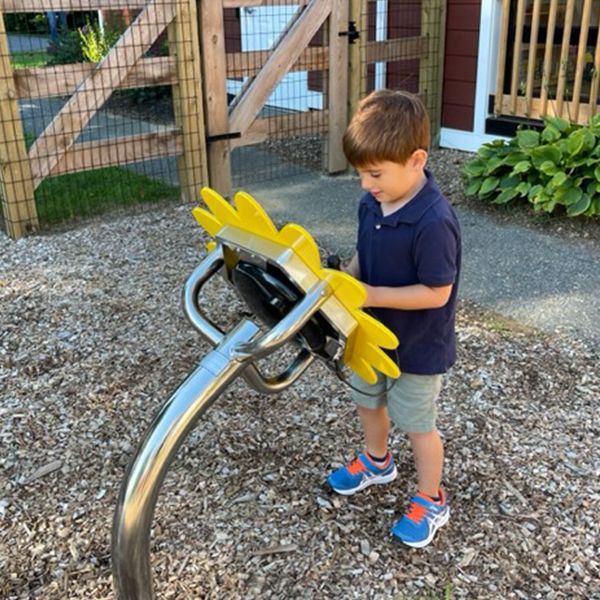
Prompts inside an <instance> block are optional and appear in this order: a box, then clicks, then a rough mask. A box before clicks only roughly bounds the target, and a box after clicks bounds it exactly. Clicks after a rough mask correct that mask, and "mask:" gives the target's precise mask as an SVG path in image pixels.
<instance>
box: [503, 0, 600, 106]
mask: <svg viewBox="0 0 600 600" xmlns="http://www.w3.org/2000/svg"><path fill="white" fill-rule="evenodd" d="M557 13H558V0H550V14H549V15H548V24H547V26H546V47H545V49H544V69H543V71H542V96H541V97H542V106H541V110H542V113H544V114H545V113H546V110H547V107H548V92H549V90H550V85H551V81H552V55H553V53H554V29H555V28H556V15H557ZM598 39H600V37H599V38H598ZM501 106H502V100H501V99H498V96H496V107H497V108H496V113H499V112H500V110H499V109H500V107H501Z"/></svg>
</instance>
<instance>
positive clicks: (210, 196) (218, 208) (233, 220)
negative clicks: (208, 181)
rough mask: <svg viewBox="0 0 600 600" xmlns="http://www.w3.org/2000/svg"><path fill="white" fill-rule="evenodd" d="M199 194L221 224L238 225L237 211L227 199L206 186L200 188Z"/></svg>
mask: <svg viewBox="0 0 600 600" xmlns="http://www.w3.org/2000/svg"><path fill="white" fill-rule="evenodd" d="M200 195H201V196H202V199H203V200H204V202H206V205H207V206H208V208H210V210H211V211H212V213H213V215H214V216H215V217H216V218H217V219H218V220H219V221H221V223H223V225H233V226H234V227H239V226H240V217H239V215H238V213H237V211H236V210H235V208H233V206H231V204H229V202H227V200H225V198H223V196H221V195H220V194H217V192H215V191H214V190H211V189H210V188H207V187H205V188H202V189H201V190H200Z"/></svg>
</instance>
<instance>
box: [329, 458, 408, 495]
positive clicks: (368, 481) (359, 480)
mask: <svg viewBox="0 0 600 600" xmlns="http://www.w3.org/2000/svg"><path fill="white" fill-rule="evenodd" d="M397 475H398V471H397V470H396V465H395V464H394V459H393V458H392V455H391V453H390V452H388V454H387V458H386V460H385V462H384V463H383V464H382V465H381V466H378V465H376V464H375V463H374V462H373V461H372V460H371V459H370V458H369V456H368V455H367V454H366V453H361V454H359V455H358V458H356V459H354V460H353V461H352V462H351V463H350V464H349V465H347V466H345V467H340V468H339V469H338V470H337V471H334V472H333V473H332V474H331V475H330V476H329V477H328V478H327V483H328V484H329V485H330V486H331V487H332V488H333V490H334V491H336V492H337V493H338V494H343V495H344V496H351V495H352V494H354V493H356V492H360V490H364V489H365V488H367V487H369V486H370V485H376V484H382V483H389V482H390V481H393V480H394V479H396V476H397Z"/></svg>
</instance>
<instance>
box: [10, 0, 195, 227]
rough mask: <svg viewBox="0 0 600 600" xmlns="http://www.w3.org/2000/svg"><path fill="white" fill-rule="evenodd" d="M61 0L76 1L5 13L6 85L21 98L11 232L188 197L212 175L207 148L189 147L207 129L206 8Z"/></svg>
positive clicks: (13, 123) (15, 113)
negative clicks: (206, 172)
mask: <svg viewBox="0 0 600 600" xmlns="http://www.w3.org/2000/svg"><path fill="white" fill-rule="evenodd" d="M39 4H45V5H48V7H50V6H51V4H52V3H49V2H40V3H38V5H39ZM56 4H57V3H56ZM61 4H62V6H63V7H66V8H67V7H68V9H69V10H63V11H50V10H48V11H44V12H29V13H8V12H7V13H5V14H4V23H5V35H2V38H3V42H4V43H3V47H2V49H1V54H0V60H1V61H2V63H3V65H4V67H3V69H2V72H3V73H2V79H3V87H5V88H14V96H15V97H14V101H13V104H14V106H13V107H12V110H11V111H10V114H9V111H8V110H4V111H3V115H2V141H3V145H4V146H5V147H6V148H5V150H7V151H9V150H12V152H10V151H9V152H8V156H9V157H10V173H8V174H7V173H6V169H4V175H5V177H3V189H2V191H3V196H4V203H3V205H4V210H3V214H2V219H3V228H4V229H5V230H9V231H10V230H14V229H19V228H25V229H37V228H38V227H40V228H43V227H45V226H48V225H51V224H53V223H56V222H60V221H64V220H67V219H73V218H77V217H87V216H90V215H94V214H99V213H102V212H104V211H106V210H108V209H112V208H114V207H122V206H131V205H134V204H137V203H139V202H145V203H146V202H152V201H164V200H172V199H179V198H181V197H182V196H183V197H185V193H183V192H185V189H184V188H185V186H189V185H191V184H192V182H193V184H198V185H199V184H200V183H201V181H200V180H201V178H202V177H201V175H199V173H201V172H202V169H203V165H202V164H201V160H202V159H201V157H198V156H197V153H196V154H194V153H190V154H189V155H187V156H186V155H184V148H185V147H186V146H190V147H191V146H192V145H193V144H197V141H198V139H200V137H201V131H200V129H201V125H200V124H201V123H202V114H201V112H200V110H201V103H198V86H199V84H198V83H197V80H199V79H198V78H199V73H200V65H199V59H198V58H197V56H195V52H196V54H197V48H193V47H192V44H193V38H192V35H191V33H192V29H193V28H194V27H197V20H196V17H195V14H193V13H191V12H190V11H189V10H183V7H184V3H183V2H172V1H170V0H153V1H152V2H149V3H148V4H146V5H145V6H144V4H145V3H143V2H137V6H135V2H133V3H132V4H134V7H133V8H132V9H130V10H83V8H84V7H86V6H88V5H89V4H90V2H87V1H85V0H71V1H69V2H65V1H63V2H62V3H61ZM96 4H98V5H101V4H102V3H101V2H99V3H96ZM4 10H7V9H6V8H5V9H4ZM15 10H18V6H17V7H15ZM184 61H185V64H184ZM196 73H197V74H198V75H196ZM157 84H158V85H157ZM174 100H175V102H174ZM196 138H197V139H196ZM8 146H11V148H9V147H8ZM16 150H18V155H15V151H16ZM7 175H8V176H7Z"/></svg>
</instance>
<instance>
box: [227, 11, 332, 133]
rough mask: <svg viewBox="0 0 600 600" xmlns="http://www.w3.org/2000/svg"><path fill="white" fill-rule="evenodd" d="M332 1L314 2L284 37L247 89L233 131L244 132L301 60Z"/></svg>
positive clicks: (233, 118) (235, 111)
mask: <svg viewBox="0 0 600 600" xmlns="http://www.w3.org/2000/svg"><path fill="white" fill-rule="evenodd" d="M331 4H332V0H311V2H310V4H308V6H307V7H306V8H305V10H304V12H303V13H302V15H301V16H300V18H299V19H297V20H296V22H295V23H294V24H293V25H292V27H291V28H290V29H289V31H288V32H287V33H286V35H285V36H283V37H282V38H280V40H279V43H278V44H277V46H276V47H275V49H274V51H273V53H272V54H271V56H270V57H269V60H267V62H266V63H265V65H264V67H263V68H262V70H261V71H260V73H259V74H258V75H257V76H256V77H255V78H254V80H253V81H252V83H251V84H250V85H249V86H248V87H247V89H245V90H244V92H243V94H242V96H241V98H240V100H239V102H238V103H237V104H236V105H235V107H234V108H233V110H232V112H231V114H230V116H229V130H230V131H233V132H240V133H242V134H243V133H244V131H246V130H247V129H248V127H250V125H251V123H252V121H253V120H254V119H255V118H256V115H257V114H258V112H259V111H260V109H261V108H262V106H263V105H264V103H265V102H266V101H267V100H268V98H269V96H270V95H271V93H272V92H273V90H274V89H275V88H276V87H277V84H278V83H279V82H280V81H281V79H282V78H283V77H284V76H285V74H286V73H287V72H288V71H289V69H290V67H291V66H292V65H293V64H294V63H295V62H296V61H297V60H298V58H299V56H300V54H301V53H302V50H303V49H304V48H305V47H306V46H308V43H309V42H310V40H311V39H312V38H313V36H314V35H315V34H316V33H317V31H318V30H319V27H321V25H322V24H323V21H325V19H326V18H327V16H328V15H329V13H330V12H331Z"/></svg>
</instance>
